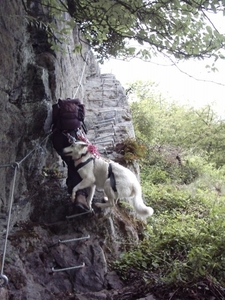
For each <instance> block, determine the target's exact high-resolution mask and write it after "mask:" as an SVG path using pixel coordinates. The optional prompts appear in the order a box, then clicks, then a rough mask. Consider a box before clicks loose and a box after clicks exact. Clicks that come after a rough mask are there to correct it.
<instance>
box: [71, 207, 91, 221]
mask: <svg viewBox="0 0 225 300" xmlns="http://www.w3.org/2000/svg"><path fill="white" fill-rule="evenodd" d="M92 212H93V209H92V210H89V211H85V212H83V213H80V214H75V215H71V216H66V219H72V218H76V217H79V216H82V215H86V214H89V213H92Z"/></svg>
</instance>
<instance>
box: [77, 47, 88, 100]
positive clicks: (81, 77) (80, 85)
mask: <svg viewBox="0 0 225 300" xmlns="http://www.w3.org/2000/svg"><path fill="white" fill-rule="evenodd" d="M90 52H91V49H90V50H89V51H88V53H87V54H86V58H85V63H84V67H83V70H82V73H81V76H80V80H79V82H78V87H77V89H76V91H75V94H74V96H73V98H75V97H76V95H77V93H78V91H79V88H80V87H82V80H83V77H84V71H85V69H86V66H87V60H88V57H89V55H90Z"/></svg>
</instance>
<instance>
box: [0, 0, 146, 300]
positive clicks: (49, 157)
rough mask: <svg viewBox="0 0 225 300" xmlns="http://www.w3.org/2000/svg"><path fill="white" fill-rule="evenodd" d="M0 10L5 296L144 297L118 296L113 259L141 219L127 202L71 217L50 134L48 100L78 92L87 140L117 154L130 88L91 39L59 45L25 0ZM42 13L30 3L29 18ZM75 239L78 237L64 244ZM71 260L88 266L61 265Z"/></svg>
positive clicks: (127, 127) (126, 129)
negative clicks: (103, 62) (99, 56)
mask: <svg viewBox="0 0 225 300" xmlns="http://www.w3.org/2000/svg"><path fill="white" fill-rule="evenodd" d="M0 10H1V14H0V31H1V34H0V41H1V56H0V96H1V101H0V118H1V128H0V138H1V143H0V150H1V151H0V167H1V168H0V181H1V192H0V233H1V234H0V245H1V248H0V251H1V254H2V253H3V252H4V245H5V241H6V228H7V221H8V220H9V218H8V212H9V209H10V201H11V199H13V205H12V211H11V215H10V217H11V219H10V226H9V236H8V239H7V240H8V244H7V248H6V253H5V254H6V256H5V259H4V261H3V259H2V261H1V262H2V263H4V264H3V265H2V272H1V275H2V274H5V275H7V277H8V279H9V282H8V285H7V286H4V287H1V288H0V299H2V300H3V299H4V300H5V299H16V300H19V299H27V300H39V299H40V300H43V299H45V300H47V299H138V295H139V296H141V294H140V292H139V294H138V291H136V296H134V297H136V298H132V297H131V294H130V293H127V295H128V296H127V298H126V297H125V296H124V297H122V296H121V295H122V293H123V292H122V291H123V288H124V287H123V283H122V282H121V281H120V280H119V278H118V276H117V275H116V273H115V272H114V271H112V270H111V268H110V263H111V262H112V261H115V259H117V258H118V257H119V255H120V254H121V252H123V251H125V250H126V248H127V245H129V244H135V243H136V242H137V241H138V239H139V230H140V224H139V223H137V222H134V221H132V217H130V216H129V214H128V212H127V211H125V210H124V209H122V208H121V209H118V208H115V209H114V210H113V211H111V212H109V211H106V212H102V211H100V210H97V209H95V214H89V215H85V216H80V217H77V218H73V219H66V216H68V215H71V213H73V206H72V204H71V203H70V201H69V200H68V199H69V198H68V195H67V193H66V187H65V174H66V169H65V168H64V167H63V164H62V162H61V160H60V158H59V157H58V156H57V154H56V152H55V151H54V149H53V148H52V147H51V144H50V143H49V142H48V138H47V136H48V132H49V129H50V123H51V108H52V104H54V103H56V102H57V99H58V98H62V99H63V98H67V97H71V98H72V97H77V98H80V99H81V101H82V102H83V103H84V104H85V106H86V125H87V127H88V139H89V140H90V141H91V142H92V143H94V144H96V145H97V146H98V148H99V151H100V152H101V153H102V155H107V156H108V157H110V158H115V157H116V156H117V155H118V154H117V153H116V152H115V151H114V149H115V147H114V146H115V145H116V143H118V142H121V141H123V140H124V139H126V138H127V137H134V132H133V126H132V120H131V115H130V111H129V107H128V103H127V98H126V95H125V91H124V89H123V87H122V86H121V85H120V83H119V82H118V81H117V80H116V78H115V77H114V76H113V75H111V74H101V73H100V70H99V66H98V64H97V63H96V61H95V59H94V55H93V53H92V52H91V49H89V48H88V47H87V46H86V45H85V44H84V45H83V48H82V53H80V54H75V53H74V52H73V49H74V46H75V45H76V43H77V36H76V30H74V32H73V33H72V34H71V36H68V42H67V44H66V45H64V52H61V51H53V50H51V48H50V45H49V43H48V42H47V36H46V32H45V31H44V30H43V29H42V28H40V27H38V26H34V25H32V24H28V22H27V19H26V18H24V15H25V14H27V12H26V13H25V10H24V7H23V1H20V0H12V1H6V0H3V1H1V8H0ZM39 10H40V7H39V6H38V5H37V4H36V1H34V3H32V1H31V2H30V7H29V13H30V15H31V16H32V15H35V14H36V13H37V12H40V11H39ZM43 168H44V169H45V172H43ZM46 170H47V171H46ZM49 170H51V172H52V173H51V174H50V173H48V171H49ZM53 170H60V172H61V173H62V174H63V176H62V178H59V177H58V176H54V175H55V173H54V172H53ZM136 171H137V170H136ZM101 197H102V195H101V193H97V194H96V196H95V199H101ZM138 224H139V225H138ZM74 238H81V239H80V240H78V241H72V242H71V241H70V242H67V241H68V240H70V239H74ZM1 257H2V258H3V256H1ZM73 266H83V267H82V268H78V269H72V270H68V271H58V270H59V269H62V268H66V267H73ZM1 281H2V280H1Z"/></svg>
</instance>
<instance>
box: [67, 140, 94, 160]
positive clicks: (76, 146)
mask: <svg viewBox="0 0 225 300" xmlns="http://www.w3.org/2000/svg"><path fill="white" fill-rule="evenodd" d="M87 147H88V144H87V143H85V142H82V141H78V142H73V143H72V144H71V145H70V146H68V147H66V148H64V149H63V155H65V156H72V158H73V159H78V158H79V157H80V156H81V155H82V154H83V153H85V152H86V151H87Z"/></svg>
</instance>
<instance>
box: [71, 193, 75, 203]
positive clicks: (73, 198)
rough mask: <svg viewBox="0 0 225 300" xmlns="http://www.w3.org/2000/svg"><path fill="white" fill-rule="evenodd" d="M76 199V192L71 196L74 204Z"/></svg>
mask: <svg viewBox="0 0 225 300" xmlns="http://www.w3.org/2000/svg"><path fill="white" fill-rule="evenodd" d="M75 198H76V192H73V193H72V195H71V201H72V202H73V203H74V201H75Z"/></svg>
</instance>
